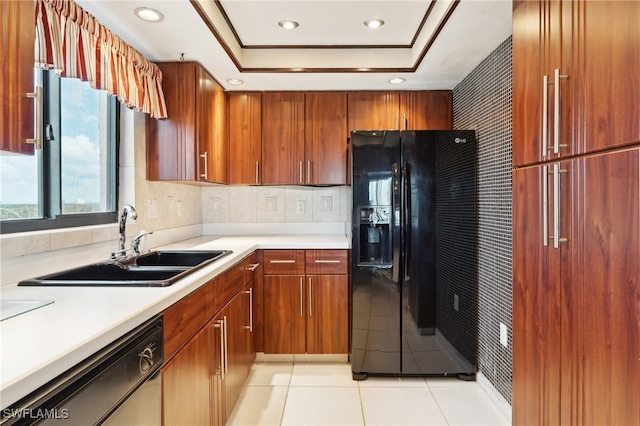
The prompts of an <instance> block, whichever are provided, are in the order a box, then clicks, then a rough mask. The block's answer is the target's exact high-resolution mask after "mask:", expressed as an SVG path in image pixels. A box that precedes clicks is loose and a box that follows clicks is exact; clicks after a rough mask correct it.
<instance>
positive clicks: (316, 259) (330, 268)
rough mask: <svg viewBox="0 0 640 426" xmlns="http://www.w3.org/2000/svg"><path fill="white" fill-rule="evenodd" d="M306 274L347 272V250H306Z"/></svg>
mask: <svg viewBox="0 0 640 426" xmlns="http://www.w3.org/2000/svg"><path fill="white" fill-rule="evenodd" d="M305 263H306V273H307V275H326V274H334V275H338V274H348V273H349V250H307V251H306V261H305Z"/></svg>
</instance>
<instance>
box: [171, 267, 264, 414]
mask: <svg viewBox="0 0 640 426" xmlns="http://www.w3.org/2000/svg"><path fill="white" fill-rule="evenodd" d="M244 267H245V265H244V262H243V263H240V264H239V265H237V266H235V267H234V268H232V269H231V270H229V271H227V272H225V273H224V274H223V275H221V276H219V277H218V278H216V279H214V280H212V281H211V282H210V283H208V284H207V285H205V286H203V287H202V288H200V289H198V290H196V291H195V292H194V293H192V295H193V297H190V296H187V297H186V298H184V299H182V300H181V301H180V302H178V303H176V304H175V305H173V306H171V307H170V308H169V309H167V310H166V311H165V327H167V326H168V329H171V330H178V329H186V328H189V327H190V321H189V320H194V321H197V322H199V323H200V324H203V323H204V325H202V326H201V329H200V330H199V331H197V333H196V334H195V335H193V334H192V336H193V337H191V339H189V340H188V341H186V343H185V344H184V345H183V346H181V347H180V348H179V350H177V351H173V352H171V354H173V353H175V355H174V356H173V357H171V355H169V356H170V359H169V360H168V361H167V363H166V364H165V366H164V367H163V369H162V411H163V424H164V425H223V424H225V422H226V421H227V419H228V417H229V415H230V414H231V411H232V410H233V407H234V406H235V403H236V402H237V400H238V397H239V396H240V392H241V390H242V387H243V385H244V383H245V381H246V379H247V376H248V375H249V370H250V368H251V364H252V363H253V361H254V359H255V349H254V345H253V330H252V318H253V311H252V308H253V287H254V282H255V280H254V279H251V280H250V282H248V283H245V280H244V277H245V273H244ZM238 277H239V279H238ZM229 281H234V282H232V283H230V282H229ZM231 286H235V291H234V294H233V295H232V297H231V300H229V301H228V302H227V303H226V304H225V305H224V307H222V309H217V307H214V308H212V309H211V310H210V311H209V312H216V311H217V313H216V314H215V315H214V316H213V318H206V319H205V320H203V319H202V315H201V313H202V310H203V302H202V301H203V300H216V298H215V296H214V295H213V294H211V293H216V292H218V293H220V292H221V291H222V290H225V291H229V289H230V287H231ZM207 294H211V295H210V296H209V297H207ZM221 303H224V302H221ZM205 308H206V306H205ZM178 313H179V314H178ZM167 319H168V322H169V324H166V323H167V321H166V320H167ZM172 323H175V324H172ZM170 341H171V342H173V340H170ZM183 341H184V340H183ZM177 344H180V343H177ZM175 345H176V344H174V346H175ZM165 352H166V351H165Z"/></svg>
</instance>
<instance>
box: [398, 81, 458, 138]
mask: <svg viewBox="0 0 640 426" xmlns="http://www.w3.org/2000/svg"><path fill="white" fill-rule="evenodd" d="M452 115H453V93H452V92H451V90H423V91H407V92H400V119H401V121H400V123H401V128H402V130H448V129H451V125H452V120H453V118H452Z"/></svg>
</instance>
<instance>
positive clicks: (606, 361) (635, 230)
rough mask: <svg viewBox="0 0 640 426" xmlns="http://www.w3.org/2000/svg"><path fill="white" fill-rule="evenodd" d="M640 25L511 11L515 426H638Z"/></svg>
mask: <svg viewBox="0 0 640 426" xmlns="http://www.w3.org/2000/svg"><path fill="white" fill-rule="evenodd" d="M639 20H640V2H623V1H615V2H606V1H586V0H579V1H564V0H563V1H514V5H513V166H514V171H513V396H512V406H513V424H517V425H529V424H530V425H560V424H563V425H564V424H566V425H605V424H606V425H637V424H640V283H639V281H640V226H639V217H640V78H639V76H640V26H639V25H638V22H639Z"/></svg>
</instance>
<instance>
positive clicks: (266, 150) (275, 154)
mask: <svg viewBox="0 0 640 426" xmlns="http://www.w3.org/2000/svg"><path fill="white" fill-rule="evenodd" d="M262 161H263V169H262V183H263V184H265V185H286V184H304V170H303V169H304V93H302V92H264V93H263V95H262Z"/></svg>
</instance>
